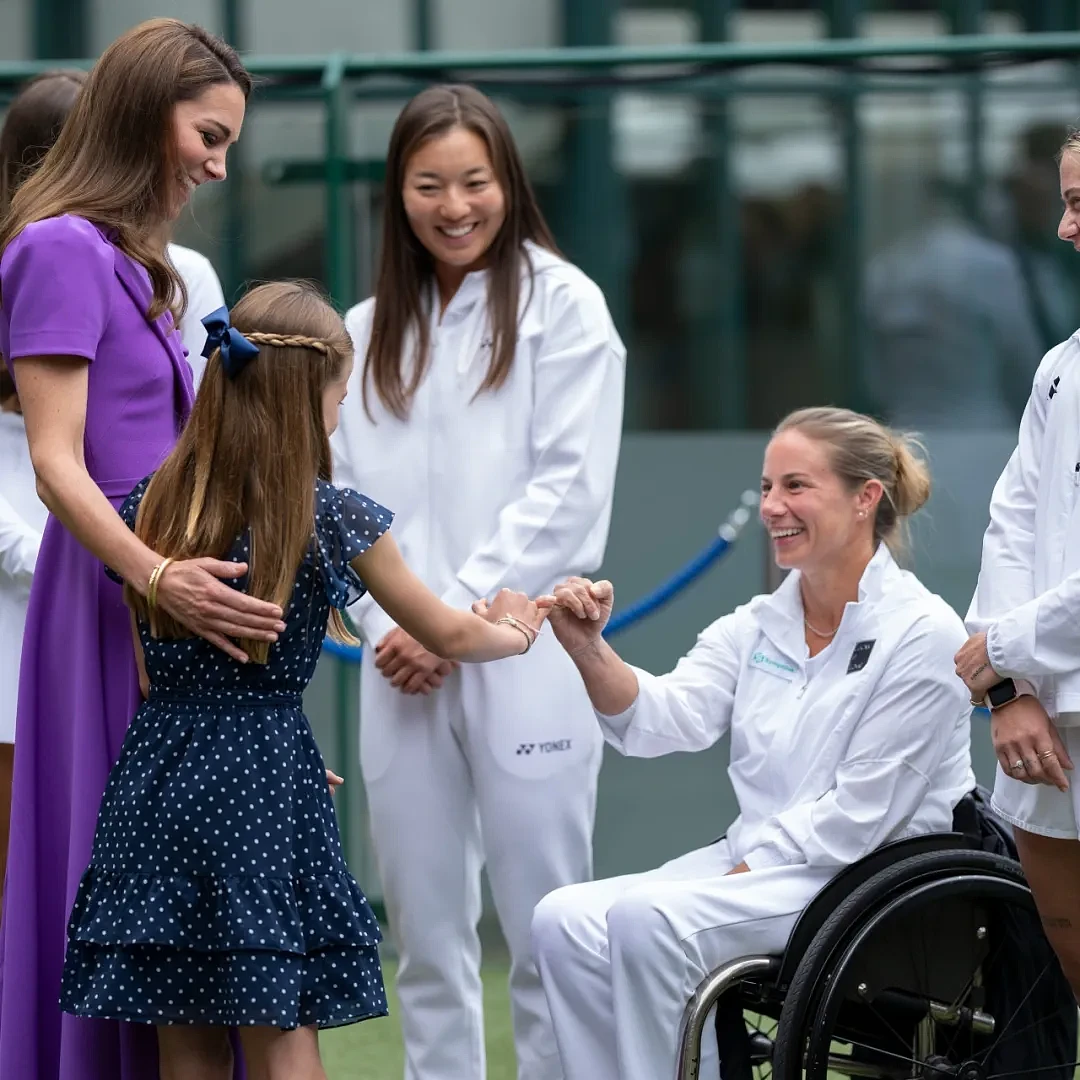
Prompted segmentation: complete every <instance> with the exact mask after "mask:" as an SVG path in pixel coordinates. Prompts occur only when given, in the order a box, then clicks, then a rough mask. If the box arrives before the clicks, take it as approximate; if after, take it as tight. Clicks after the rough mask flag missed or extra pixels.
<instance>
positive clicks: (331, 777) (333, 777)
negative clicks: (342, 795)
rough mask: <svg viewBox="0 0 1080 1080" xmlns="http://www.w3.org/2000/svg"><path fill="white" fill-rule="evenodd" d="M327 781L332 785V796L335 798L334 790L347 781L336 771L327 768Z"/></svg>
mask: <svg viewBox="0 0 1080 1080" xmlns="http://www.w3.org/2000/svg"><path fill="white" fill-rule="evenodd" d="M326 782H327V783H328V784H329V785H330V798H333V797H334V792H335V791H337V789H338V788H339V787H340V786H341V785H342V784H344V783H345V781H344V780H343V779H342V778H341V777H340V776H338V774H337V773H336V772H331V771H330V770H329V769H327V770H326Z"/></svg>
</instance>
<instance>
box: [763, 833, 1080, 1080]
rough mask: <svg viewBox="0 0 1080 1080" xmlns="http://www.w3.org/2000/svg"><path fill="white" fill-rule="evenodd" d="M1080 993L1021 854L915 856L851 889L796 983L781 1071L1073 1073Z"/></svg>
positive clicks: (820, 1077)
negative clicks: (1046, 925)
mask: <svg viewBox="0 0 1080 1080" xmlns="http://www.w3.org/2000/svg"><path fill="white" fill-rule="evenodd" d="M1076 1064H1077V1012H1076V1003H1075V1001H1074V999H1073V996H1072V993H1071V991H1070V989H1069V987H1068V984H1067V982H1066V981H1065V979H1064V976H1063V975H1062V973H1061V969H1060V966H1059V965H1058V963H1057V960H1056V958H1055V957H1054V955H1053V953H1052V951H1051V950H1050V947H1049V944H1048V943H1047V942H1046V939H1045V937H1044V936H1043V934H1042V929H1041V925H1040V923H1039V920H1038V915H1037V914H1036V912H1035V905H1034V901H1033V900H1032V897H1031V892H1030V890H1029V889H1028V887H1027V883H1026V881H1025V879H1024V875H1023V871H1022V870H1021V868H1020V866H1019V865H1018V864H1017V863H1015V862H1013V861H1012V860H1010V859H1006V858H1002V857H1001V856H998V855H994V854H991V853H989V852H984V851H941V852H933V853H928V854H921V855H916V856H913V857H911V858H908V859H904V860H902V861H901V862H899V863H896V864H895V865H893V866H891V867H889V868H888V869H886V870H884V871H882V872H881V873H880V874H878V875H876V876H875V877H873V878H871V879H870V880H869V881H867V882H866V883H865V884H864V885H862V886H860V887H859V888H858V889H856V890H854V891H853V892H852V893H851V894H850V895H849V896H848V897H847V899H846V900H845V901H844V902H843V903H842V904H840V905H839V906H838V907H837V908H836V910H835V911H834V912H833V914H832V915H831V916H830V917H829V918H828V919H827V920H826V921H825V923H824V924H823V925H822V927H821V929H820V931H819V932H818V934H817V935H816V936H815V937H814V940H813V941H812V943H811V945H810V947H809V948H808V949H807V951H806V953H805V954H804V955H803V957H802V960H801V961H800V963H799V965H798V967H797V968H796V971H795V974H794V976H793V978H792V981H791V984H790V986H789V987H788V989H787V994H786V997H785V1001H784V1007H783V1010H782V1012H781V1016H780V1024H779V1030H778V1032H777V1036H776V1045H775V1048H774V1054H773V1069H774V1075H775V1077H776V1078H777V1080H794V1078H796V1077H799V1076H801V1075H802V1074H803V1073H804V1072H805V1075H806V1080H826V1077H827V1075H828V1074H829V1073H835V1074H838V1075H841V1076H850V1077H865V1078H880V1080H909V1078H910V1080H991V1078H993V1080H1006V1078H1008V1077H1012V1076H1020V1075H1025V1076H1032V1077H1037V1078H1038V1080H1065V1078H1071V1077H1072V1076H1073V1072H1074V1070H1075V1066H1076Z"/></svg>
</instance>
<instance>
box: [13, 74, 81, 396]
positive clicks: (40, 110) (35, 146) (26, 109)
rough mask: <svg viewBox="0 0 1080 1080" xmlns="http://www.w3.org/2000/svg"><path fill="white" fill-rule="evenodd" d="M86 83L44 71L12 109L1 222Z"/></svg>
mask: <svg viewBox="0 0 1080 1080" xmlns="http://www.w3.org/2000/svg"><path fill="white" fill-rule="evenodd" d="M85 83H86V72H85V71H80V70H79V69H78V68H58V69H57V70H55V71H44V72H42V73H41V74H40V75H35V76H34V78H32V79H31V80H30V81H29V82H28V83H26V85H25V86H23V88H22V89H21V90H20V91H19V93H18V94H17V95H16V96H15V98H14V100H13V101H12V102H11V104H10V105H9V106H8V111H7V114H6V115H5V117H4V126H3V128H0V220H2V219H3V217H4V214H5V213H7V208H8V205H9V204H10V203H11V197H12V196H13V195H14V194H15V189H16V188H17V187H18V186H19V185H20V184H21V183H22V182H23V181H24V180H25V179H26V178H27V177H28V176H30V175H31V173H33V172H34V170H35V169H37V167H38V166H39V165H40V164H41V162H42V161H43V160H44V158H45V155H46V154H47V153H48V152H49V149H50V148H51V147H52V144H53V143H54V142H56V140H57V137H58V136H59V135H60V129H61V128H62V127H63V126H64V121H65V120H66V119H67V116H68V113H69V112H71V108H72V106H73V105H74V104H75V100H76V98H78V96H79V92H80V91H81V90H82V88H83V86H84V85H85ZM13 397H17V395H16V393H15V380H14V379H13V378H12V377H11V373H10V372H9V371H8V369H7V367H6V366H5V365H4V363H3V359H2V358H0V405H3V404H4V402H6V401H8V400H9V399H10V398H13ZM16 408H18V402H17V401H16Z"/></svg>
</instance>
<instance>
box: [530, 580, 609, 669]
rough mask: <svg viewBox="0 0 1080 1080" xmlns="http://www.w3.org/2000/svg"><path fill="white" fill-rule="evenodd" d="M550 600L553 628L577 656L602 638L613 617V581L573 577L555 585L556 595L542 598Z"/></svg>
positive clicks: (567, 649)
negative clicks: (594, 580) (609, 620)
mask: <svg viewBox="0 0 1080 1080" xmlns="http://www.w3.org/2000/svg"><path fill="white" fill-rule="evenodd" d="M548 601H550V602H551V603H552V604H553V606H552V607H551V614H550V621H551V629H552V631H553V632H554V634H555V637H556V638H558V640H559V644H560V645H562V647H563V648H564V649H565V650H566V651H567V652H568V653H569V654H570V655H571V656H574V655H576V654H577V653H581V652H584V651H585V650H586V649H587V648H588V647H589V646H590V645H593V644H595V643H596V642H598V641H599V640H600V636H601V634H602V633H603V630H604V627H605V626H607V623H608V619H609V618H611V607H612V604H613V603H614V602H615V589H614V587H613V586H612V584H611V582H610V581H596V582H593V581H589V579H588V578H582V577H572V578H568V579H567V580H566V581H564V582H563V583H562V584H561V585H557V586H556V587H555V594H554V596H553V597H550V598H549V597H541V598H540V603H541V604H544V603H547V602H548Z"/></svg>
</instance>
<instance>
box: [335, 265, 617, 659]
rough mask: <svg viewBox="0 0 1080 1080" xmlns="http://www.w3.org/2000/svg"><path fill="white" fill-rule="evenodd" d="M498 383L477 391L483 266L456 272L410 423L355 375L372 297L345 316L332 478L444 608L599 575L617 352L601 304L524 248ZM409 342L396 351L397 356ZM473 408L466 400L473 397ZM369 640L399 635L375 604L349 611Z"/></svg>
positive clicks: (562, 270)
mask: <svg viewBox="0 0 1080 1080" xmlns="http://www.w3.org/2000/svg"><path fill="white" fill-rule="evenodd" d="M526 249H527V252H528V255H529V258H530V259H531V262H532V266H533V272H534V273H533V280H532V284H531V285H530V282H529V280H528V276H527V275H526V276H525V277H524V279H523V281H522V286H521V307H520V309H519V311H520V313H519V316H518V319H519V332H518V342H517V351H516V354H515V357H514V363H513V365H512V367H511V369H510V374H509V377H508V378H507V380H506V382H505V383H504V384H503V385H502V386H501V387H500V388H499V389H498V390H495V391H488V390H486V391H484V392H483V393H480V394H477V393H476V391H477V389H478V388H479V386H480V384H481V383H482V382H483V379H484V376H485V374H486V373H487V369H488V364H489V362H490V359H491V330H490V323H489V319H488V309H487V278H488V275H487V272H486V271H478V272H476V273H471V274H469V275H467V276H466V278H465V280H464V281H463V282H462V284H461V287H460V288H459V289H458V291H457V293H456V294H455V296H454V298H453V300H451V302H450V304H449V305H448V306H447V309H446V311H445V312H444V313H443V316H442V319H441V320H440V319H439V318H438V312H437V310H436V311H435V312H434V313H433V316H432V325H431V345H430V348H431V356H430V358H429V364H428V369H427V373H426V375H425V377H424V379H423V381H422V383H421V384H420V386H419V388H418V389H417V392H416V396H415V397H414V399H413V402H412V407H411V412H410V415H409V417H408V418H407V419H406V420H404V421H402V420H399V419H397V418H396V417H395V416H394V415H393V414H392V413H389V412H388V411H387V410H386V409H385V408H384V407H383V405H382V403H381V402H380V401H379V398H378V395H377V394H376V393H375V391H374V388H373V387H371V386H370V385H369V387H368V401H369V404H370V408H371V413H372V416H373V418H374V422H372V420H369V419H368V416H367V414H366V413H365V411H364V406H363V395H362V392H361V379H362V377H363V360H364V355H365V353H366V351H367V347H368V342H369V340H370V337H371V323H372V317H373V315H374V306H375V305H374V300H373V299H369V300H366V301H364V302H363V303H361V304H359V305H357V306H356V307H354V308H352V309H351V310H350V311H349V312H348V314H347V315H346V318H345V323H346V326H347V327H348V330H349V334H350V335H351V337H352V340H353V344H354V346H355V349H356V364H355V367H354V370H353V374H352V377H351V379H350V381H349V392H348V396H347V398H346V400H345V402H344V403H343V405H342V407H341V416H340V422H339V427H338V430H337V431H336V432H335V434H334V437H333V439H332V440H331V441H332V445H333V448H334V467H335V474H334V475H335V480H336V482H338V483H340V484H345V485H347V486H350V487H355V488H357V489H358V490H360V491H363V492H364V493H365V494H367V495H369V496H371V498H373V499H375V500H377V501H378V502H380V503H382V505H384V506H388V507H390V509H392V510H393V511H394V514H395V519H394V535H395V537H396V539H397V543H398V545H399V547H400V548H401V551H402V553H403V555H404V557H405V560H406V561H407V562H408V564H409V566H410V567H411V568H412V569H413V571H414V572H415V573H416V574H417V575H418V576H419V577H420V578H421V579H422V580H423V581H424V583H425V584H426V585H427V586H428V588H430V589H431V590H432V591H434V592H435V593H437V594H438V595H440V596H441V597H442V599H443V600H444V601H445V602H446V603H447V604H449V605H450V606H452V607H455V608H467V607H469V606H470V605H471V604H472V603H473V601H475V600H478V599H480V598H481V597H488V598H490V597H492V596H493V595H494V594H495V593H496V592H498V590H499V589H501V588H503V587H509V588H513V589H519V590H521V591H523V592H526V593H528V594H529V595H530V596H536V595H538V594H541V593H546V592H550V591H551V589H552V588H554V586H555V585H556V584H557V583H558V582H560V581H562V580H563V579H565V578H566V577H568V576H569V575H572V574H583V575H584V574H590V573H592V572H593V571H594V570H595V569H596V568H597V567H599V565H600V563H601V561H602V560H603V556H604V548H605V546H606V544H607V535H608V526H609V524H610V520H611V503H612V495H613V493H614V488H615V470H616V465H617V463H618V457H619V444H620V440H621V435H622V411H623V385H624V381H625V370H626V352H625V349H624V348H623V344H622V342H621V341H620V339H619V335H618V333H617V332H616V330H615V326H614V324H613V323H612V321H611V316H610V315H609V313H608V309H607V305H606V304H605V302H604V297H603V294H602V293H601V292H600V290H599V288H598V287H597V286H596V285H595V284H594V283H593V282H592V281H591V280H590V279H589V278H588V277H586V276H585V274H583V273H582V272H581V271H580V270H578V269H577V268H576V267H574V266H571V265H570V264H569V263H567V262H565V261H564V260H563V259H560V258H558V257H557V256H555V255H553V254H552V253H551V252H548V251H545V250H543V249H542V248H539V247H537V246H536V245H534V244H527V245H526ZM411 349H412V345H411V344H407V353H406V355H408V353H409V352H411ZM474 399H475V400H474ZM349 614H350V616H351V617H352V618H353V619H354V620H355V622H356V624H357V627H358V629H359V630H360V633H361V637H362V638H363V640H364V641H365V642H366V643H367V644H369V645H376V644H378V642H379V641H380V640H381V639H382V638H383V637H384V636H385V635H386V633H387V632H389V630H390V629H391V628H392V627H393V626H394V623H393V620H392V619H391V618H390V616H388V615H387V614H386V613H385V612H384V611H383V610H382V609H381V608H380V607H379V606H378V605H377V604H376V603H375V602H374V600H373V599H372V598H371V597H370V596H365V597H363V598H362V599H361V600H359V601H357V603H356V604H354V605H353V606H352V607H351V608H350V609H349Z"/></svg>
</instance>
